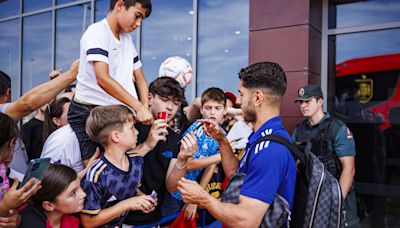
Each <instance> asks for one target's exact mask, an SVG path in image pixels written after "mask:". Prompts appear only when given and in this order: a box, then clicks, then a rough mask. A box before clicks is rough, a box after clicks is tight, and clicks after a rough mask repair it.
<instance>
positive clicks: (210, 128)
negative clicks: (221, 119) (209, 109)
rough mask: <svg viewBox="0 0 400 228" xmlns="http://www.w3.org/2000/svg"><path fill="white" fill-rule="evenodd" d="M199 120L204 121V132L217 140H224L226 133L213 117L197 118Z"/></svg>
mask: <svg viewBox="0 0 400 228" xmlns="http://www.w3.org/2000/svg"><path fill="white" fill-rule="evenodd" d="M197 122H200V123H203V129H204V132H205V133H206V134H207V135H208V136H210V137H212V138H213V139H215V140H216V141H219V140H222V139H223V138H225V133H224V132H223V131H222V129H221V127H220V126H219V124H218V123H217V122H215V121H214V120H211V119H201V120H197Z"/></svg>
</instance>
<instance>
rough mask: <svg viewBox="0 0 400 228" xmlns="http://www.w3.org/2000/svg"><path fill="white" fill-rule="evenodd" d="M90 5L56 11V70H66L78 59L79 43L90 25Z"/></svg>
mask: <svg viewBox="0 0 400 228" xmlns="http://www.w3.org/2000/svg"><path fill="white" fill-rule="evenodd" d="M90 15H91V8H90V4H89V3H88V4H80V5H77V6H73V7H68V8H63V9H60V10H57V11H56V69H61V70H63V71H65V70H68V69H69V66H70V65H71V63H72V61H73V60H74V59H78V58H79V53H80V51H79V48H80V47H79V46H80V45H79V43H80V39H81V36H82V34H83V33H84V32H85V30H86V28H87V27H88V26H89V24H90V17H91V16H90Z"/></svg>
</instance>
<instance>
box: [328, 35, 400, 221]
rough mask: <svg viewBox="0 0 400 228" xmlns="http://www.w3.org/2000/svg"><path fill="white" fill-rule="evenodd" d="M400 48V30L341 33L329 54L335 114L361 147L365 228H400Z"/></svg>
mask: <svg viewBox="0 0 400 228" xmlns="http://www.w3.org/2000/svg"><path fill="white" fill-rule="evenodd" d="M399 44H400V29H391V30H382V31H375V32H364V33H356V34H346V35H337V36H336V52H335V53H329V54H330V56H332V58H333V59H336V72H331V73H332V74H333V75H335V77H334V78H335V100H334V104H335V105H334V106H335V109H334V112H335V114H338V115H339V116H340V117H342V118H343V119H344V120H345V121H346V122H347V125H348V127H349V129H350V130H351V131H352V132H353V134H354V140H355V143H356V149H357V156H356V157H355V162H356V169H357V172H356V175H355V180H356V185H355V189H356V193H357V196H358V199H357V202H358V208H361V209H362V210H364V212H363V213H359V215H362V217H361V219H362V224H363V225H362V227H364V224H365V225H366V224H368V226H365V227H386V226H387V227H399V225H400V220H399V219H398V215H397V214H396V213H393V212H395V210H396V208H398V206H399V205H400V193H399V192H400V191H399V190H398V189H399V185H400V184H399V182H398V181H397V180H399V179H400V173H399V172H397V171H398V170H399V164H400V153H399V149H400V144H399V142H400V45H399ZM335 55H336V57H333V56H335ZM396 170H397V171H396ZM366 215H367V217H365V216H366ZM387 221H391V223H390V224H389V223H387Z"/></svg>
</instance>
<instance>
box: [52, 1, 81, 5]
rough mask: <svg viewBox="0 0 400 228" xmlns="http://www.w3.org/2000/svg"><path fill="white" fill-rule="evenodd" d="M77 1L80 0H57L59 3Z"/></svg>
mask: <svg viewBox="0 0 400 228" xmlns="http://www.w3.org/2000/svg"><path fill="white" fill-rule="evenodd" d="M76 1H78V0H57V1H56V2H57V5H61V4H64V3H69V2H76Z"/></svg>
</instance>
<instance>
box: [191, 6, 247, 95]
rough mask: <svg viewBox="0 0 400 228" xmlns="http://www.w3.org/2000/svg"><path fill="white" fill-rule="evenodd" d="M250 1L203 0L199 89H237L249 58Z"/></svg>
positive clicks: (200, 7) (201, 9)
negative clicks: (240, 75)
mask: <svg viewBox="0 0 400 228" xmlns="http://www.w3.org/2000/svg"><path fill="white" fill-rule="evenodd" d="M248 18H249V1H243V0H233V1H211V0H206V1H200V2H199V45H198V68H197V69H198V74H197V93H198V94H201V93H202V92H203V91H204V90H205V89H207V88H208V87H211V86H216V87H220V88H221V89H223V90H229V91H232V92H235V91H237V88H238V86H239V78H238V72H239V70H240V69H241V68H243V67H245V66H247V65H248V64H247V62H248V37H249V34H248V30H249V20H248Z"/></svg>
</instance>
